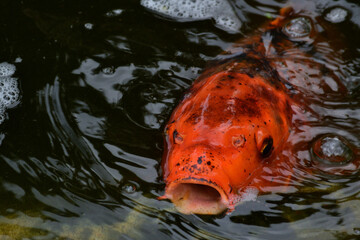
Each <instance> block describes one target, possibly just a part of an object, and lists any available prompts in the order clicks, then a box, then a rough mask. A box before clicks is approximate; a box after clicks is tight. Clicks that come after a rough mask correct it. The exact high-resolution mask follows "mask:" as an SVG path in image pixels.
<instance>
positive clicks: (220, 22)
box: [141, 0, 242, 32]
mask: <svg viewBox="0 0 360 240" xmlns="http://www.w3.org/2000/svg"><path fill="white" fill-rule="evenodd" d="M141 5H142V6H144V7H146V8H148V9H151V10H153V11H156V12H158V13H160V14H163V15H166V16H168V17H171V18H172V19H174V20H179V21H196V20H204V19H214V20H215V22H216V25H217V26H218V27H220V28H223V29H225V30H228V31H232V32H238V31H239V30H240V27H241V25H242V23H241V21H240V19H239V18H238V16H237V15H236V14H235V12H234V10H233V8H232V6H231V5H230V3H229V2H228V1H227V0H141Z"/></svg>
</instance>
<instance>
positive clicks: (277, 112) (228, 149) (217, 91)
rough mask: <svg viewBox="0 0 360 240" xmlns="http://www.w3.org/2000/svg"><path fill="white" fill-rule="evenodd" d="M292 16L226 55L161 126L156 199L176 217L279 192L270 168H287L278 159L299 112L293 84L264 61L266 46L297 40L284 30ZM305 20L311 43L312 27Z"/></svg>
mask: <svg viewBox="0 0 360 240" xmlns="http://www.w3.org/2000/svg"><path fill="white" fill-rule="evenodd" d="M291 15H292V9H291V8H285V9H282V11H281V16H280V17H278V18H277V19H275V20H274V21H272V22H271V23H270V24H269V25H268V26H267V27H266V28H265V29H264V30H262V31H260V34H255V35H254V36H253V37H250V38H248V39H245V40H243V41H242V42H239V43H238V44H237V45H236V46H235V47H234V49H232V50H230V51H228V52H227V53H226V54H225V55H223V56H222V58H221V60H219V62H218V63H217V64H215V65H214V64H213V66H212V67H210V68H208V69H207V70H205V71H204V73H203V74H202V75H201V76H200V77H199V78H198V79H197V80H196V81H195V83H194V84H193V86H192V87H191V88H190V89H189V91H188V92H187V94H185V96H184V98H183V100H182V101H181V102H180V104H179V105H178V106H177V108H176V109H175V110H174V112H173V113H172V115H171V117H170V120H169V122H168V124H167V125H166V127H165V135H166V139H165V152H164V156H163V161H162V169H163V173H164V180H165V183H166V189H165V195H164V196H162V197H160V199H170V200H171V201H172V202H173V204H174V205H175V206H176V208H177V209H178V210H179V211H180V212H182V213H185V214H190V213H195V214H219V213H222V212H224V211H225V210H227V211H228V212H231V211H232V210H233V209H234V207H235V205H236V204H237V203H238V202H240V201H242V199H243V198H244V194H246V193H248V192H249V191H250V192H253V193H255V194H256V193H257V192H259V193H261V192H262V189H264V188H265V187H271V186H276V185H278V183H275V182H276V181H273V178H274V177H276V175H277V174H278V173H277V172H276V171H275V170H272V169H276V168H277V167H278V166H280V165H281V164H282V161H284V159H281V158H279V157H278V155H279V153H280V152H281V151H283V150H284V148H285V147H286V144H287V141H288V137H289V134H290V132H291V130H292V127H293V121H292V120H293V116H294V114H295V113H294V109H297V108H299V106H298V104H297V102H296V101H295V100H293V96H292V94H291V85H290V84H289V83H287V82H286V81H285V80H284V79H283V78H282V77H281V76H280V74H279V73H278V71H277V68H276V65H274V64H273V63H272V62H271V60H269V59H270V58H269V57H268V56H270V55H271V54H272V53H271V51H270V50H269V49H270V48H269V44H272V46H273V48H276V49H278V50H279V49H280V50H281V48H286V47H287V46H288V45H291V44H292V42H291V41H290V40H289V39H288V37H287V36H286V34H283V31H284V28H285V27H287V28H289V29H285V30H288V31H295V34H300V35H301V34H302V32H301V29H300V30H299V26H291V25H289V24H288V23H289V21H290V20H291V19H292V17H294V15H293V16H291ZM305 21H308V22H305V24H310V25H307V26H305V28H308V29H305V30H304V29H303V30H304V31H307V33H306V37H309V36H310V35H311V34H313V31H312V30H311V20H310V19H305ZM296 24H298V23H296ZM300 24H301V23H300ZM301 27H303V26H300V28H301ZM291 28H292V29H291ZM275 35H276V39H275V40H276V42H275V41H274V38H273V41H272V42H271V41H270V42H267V41H266V39H268V38H266V36H275ZM264 36H265V37H264ZM300 37H303V35H301V36H300ZM277 52H279V51H277ZM299 54H301V53H299ZM289 175H290V174H289ZM285 179H286V177H285ZM286 183H287V181H286V180H285V181H283V184H284V185H286Z"/></svg>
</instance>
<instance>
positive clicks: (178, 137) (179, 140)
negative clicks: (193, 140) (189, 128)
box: [173, 129, 184, 144]
mask: <svg viewBox="0 0 360 240" xmlns="http://www.w3.org/2000/svg"><path fill="white" fill-rule="evenodd" d="M183 140H184V138H183V137H182V136H181V135H180V133H179V132H178V131H177V130H176V129H175V130H174V132H173V142H174V143H175V144H180V143H182V142H183Z"/></svg>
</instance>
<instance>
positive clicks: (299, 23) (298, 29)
mask: <svg viewBox="0 0 360 240" xmlns="http://www.w3.org/2000/svg"><path fill="white" fill-rule="evenodd" d="M283 32H284V33H285V34H286V35H287V36H289V37H292V38H299V37H305V36H308V35H309V34H310V32H311V21H310V19H308V18H306V17H298V18H294V19H292V20H291V21H290V22H288V23H287V24H286V25H285V26H284V28H283Z"/></svg>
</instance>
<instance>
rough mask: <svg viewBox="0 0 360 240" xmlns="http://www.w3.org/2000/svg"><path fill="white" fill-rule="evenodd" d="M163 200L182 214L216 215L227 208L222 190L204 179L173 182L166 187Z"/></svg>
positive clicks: (227, 204) (227, 201)
mask: <svg viewBox="0 0 360 240" xmlns="http://www.w3.org/2000/svg"><path fill="white" fill-rule="evenodd" d="M164 198H168V199H170V200H171V201H172V202H173V204H174V205H175V207H176V208H177V209H178V210H179V211H180V212H181V213H184V214H206V215H216V214H220V213H222V212H224V211H225V210H226V209H228V208H229V198H228V196H227V194H226V192H225V191H224V189H223V188H221V187H220V186H219V185H218V184H216V183H215V182H212V181H209V180H206V179H204V178H185V179H178V180H175V181H173V182H171V183H170V184H169V185H168V187H167V189H166V193H165V196H164Z"/></svg>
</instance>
